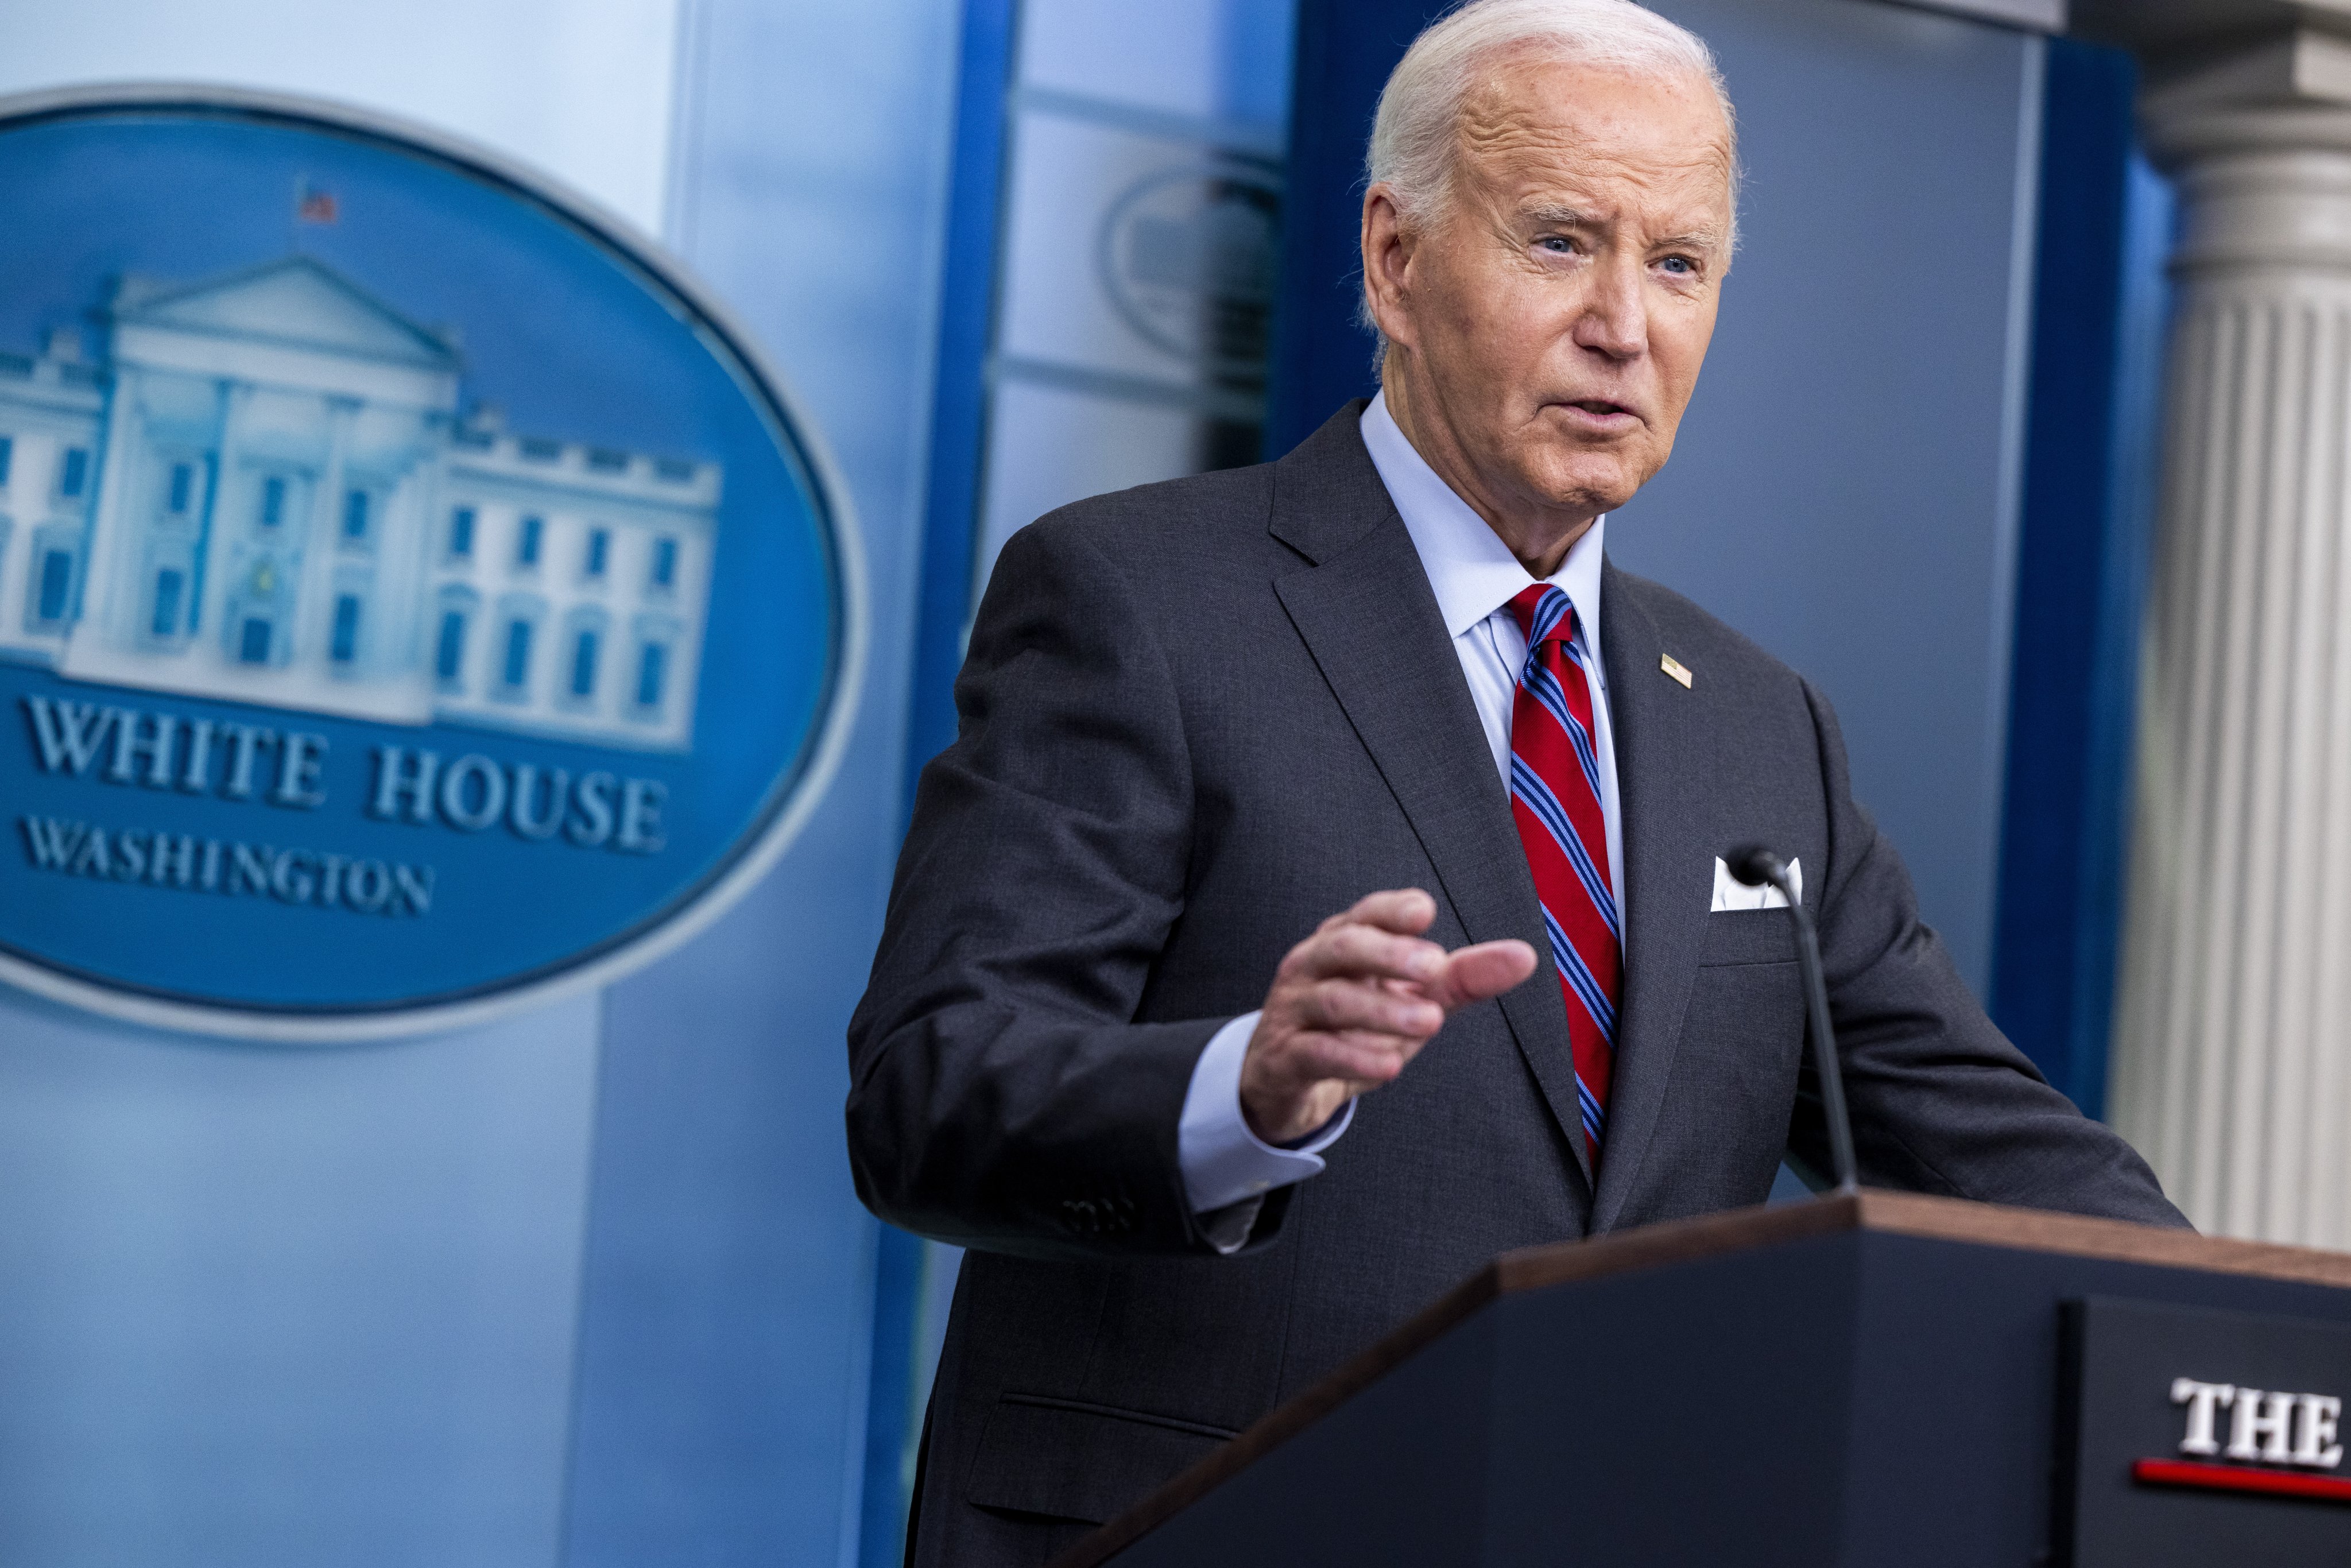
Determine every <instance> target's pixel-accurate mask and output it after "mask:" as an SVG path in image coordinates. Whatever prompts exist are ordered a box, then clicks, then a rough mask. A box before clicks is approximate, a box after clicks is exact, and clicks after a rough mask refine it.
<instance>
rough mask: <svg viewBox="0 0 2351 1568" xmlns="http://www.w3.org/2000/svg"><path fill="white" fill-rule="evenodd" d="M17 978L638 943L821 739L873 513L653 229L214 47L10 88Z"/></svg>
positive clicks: (322, 1021)
mask: <svg viewBox="0 0 2351 1568" xmlns="http://www.w3.org/2000/svg"><path fill="white" fill-rule="evenodd" d="M0 228H5V232H6V233H8V234H9V235H11V239H10V243H9V245H8V246H7V248H6V254H5V256H0V705H5V708H6V710H7V713H8V718H7V720H6V723H7V726H8V727H9V730H10V731H11V733H10V734H9V735H8V736H7V737H6V738H5V740H0V808H5V816H6V818H7V821H6V824H5V828H6V832H7V835H8V837H9V839H10V840H11V841H12V843H11V844H10V845H9V847H8V848H7V849H6V850H5V852H0V977H5V978H6V979H8V980H10V981H12V982H14V983H16V984H19V985H22V986H25V987H27V988H31V989H34V990H37V991H42V992H46V993H47V994H50V995H53V996H58V997H62V998H67V999H69V1000H72V1001H75V1002H78V1003H80V1004H82V1005H85V1006H89V1007H93V1008H97V1009H101V1010H104V1011H108V1012H110V1013H114V1014H116V1015H118V1016H128V1017H132V1018H137V1019H145V1020H148V1021H152V1022H157V1023H162V1024H168V1025H173V1026H178V1027H193V1028H200V1029H206V1030H215V1031H221V1032H235V1033H242V1034H246V1035H251V1036H256V1037H266V1038H278V1039H334V1038H353V1037H359V1036H364V1035H371V1034H385V1033H393V1032H410V1031H414V1030H424V1029H432V1028H439V1027H445V1026H447V1025H450V1024H454V1023H457V1022H461V1021H464V1020H465V1019H469V1018H473V1017H476V1016H480V1015H483V1014H485V1013H486V1012H489V1011H492V1010H496V1009H503V1008H506V1007H510V1006H513V1005H516V1004H517V1002H519V1001H521V1000H523V999H525V998H529V997H533V996H536V995H538V994H539V993H542V992H544V991H546V990H548V989H549V988H554V987H559V986H568V985H578V984H588V983H593V982H597V981H601V980H604V979H609V978H611V977H613V976H614V975H616V974H617V973H619V972H621V971H622V970H623V969H625V968H627V967H631V966H632V965H633V964H636V963H640V962H643V960H644V959H646V958H647V957H650V956H653V954H654V953H656V952H658V951H660V950H661V949H662V948H664V946H667V945H669V944H671V943H673V942H674V941H676V940H679V939H682V937H683V936H684V935H685V934H687V933H688V932H689V931H690V930H691V929H694V928H696V927H698V926H699V925H701V924H702V923H703V922H704V921H705V920H707V919H708V918H710V917H712V916H713V915H716V913H717V912H718V910H719V909H720V908H721V907H723V906H724V904H726V902H727V901H728V900H729V899H730V898H731V897H732V896H733V895H735V894H738V893H740V892H741V891H742V890H743V889H744V888H746V887H747V885H748V884H749V883H750V882H751V881H752V880H753V879H754V878H755V877H756V875H757V874H758V872H759V871H760V870H761V869H763V868H764V867H765V866H766V865H767V864H768V862H770V861H771V860H772V859H773V857H774V856H775V855H776V854H777V853H778V852H780V850H781V849H782V847H783V845H784V843H785V841H787V840H788V838H789V835H790V833H791V831H792V830H793V829H794V827H795V826H797V824H798V822H799V820H800V819H801V818H802V817H804V816H805V815H806V811H807V808H808V807H809V806H810V804H811V803H812V800H813V796H814V793H815V792H816V791H817V790H818V789H820V787H821V784H822V780H823V779H824V776H825V775H826V774H827V773H828V772H829V770H830V768H831V762H832V759H833V758H834V756H835V754H836V752H837V750H838V747H839V745H840V742H841V738H842V736H843V733H844V730H845V727H846V720H847V716H848V712H847V710H848V708H849V706H850V702H849V694H850V693H851V692H852V691H853V689H854V685H853V683H854V678H855V671H854V666H855V664H856V662H857V653H858V647H859V628H860V613H859V593H858V574H857V570H856V556H855V549H854V544H853V539H852V530H851V528H850V525H849V522H848V518H847V516H846V512H845V508H844V507H843V506H842V504H841V499H840V492H839V489H838V486H836V485H834V484H833V483H832V482H831V480H830V478H829V476H828V466H827V464H826V461H825V459H824V457H823V455H822V454H821V452H820V450H819V448H818V447H817V445H816V444H815V443H814V441H813V439H812V437H811V434H810V430H809V428H808V426H807V425H806V423H804V422H803V421H801V420H799V418H798V417H796V416H795V415H794V413H792V411H791V408H790V405H789V401H788V399H787V397H786V396H785V394H784V392H783V391H782V389H781V387H780V385H779V384H778V382H777V380H776V378H775V377H774V376H773V375H772V374H771V373H770V372H769V371H767V370H766V369H765V368H764V367H763V366H762V365H761V364H760V362H759V361H758V356H757V355H756V354H755V353H754V352H753V351H752V350H750V349H749V347H748V346H747V343H746V342H745V341H744V340H743V339H742V337H741V336H740V335H739V334H738V333H737V332H736V331H735V330H733V329H731V328H730V327H729V326H728V325H727V323H726V320H725V319H724V316H723V314H722V313H721V312H720V311H719V310H718V309H717V308H716V307H715V306H714V305H713V304H712V303H711V302H710V301H709V300H708V299H707V298H705V296H704V295H703V294H702V292H701V291H700V290H699V289H698V288H697V287H695V286H694V285H693V284H692V283H691V282H690V281H689V280H687V279H686V278H684V277H682V276H681V275H680V273H679V271H678V269H677V268H676V267H675V265H674V263H672V262H670V261H668V260H666V259H665V258H664V257H663V256H661V255H660V254H658V253H657V252H656V251H655V250H654V249H653V247H652V246H650V245H648V244H646V243H644V242H643V241H640V240H637V239H634V238H632V237H631V236H630V235H627V234H626V233H624V232H623V231H622V229H621V227H620V226H619V225H616V224H615V223H614V222H613V221H611V220H610V219H607V218H604V217H602V216H601V215H599V214H595V213H594V212H592V211H591V210H589V209H588V208H587V207H586V206H585V205H584V204H581V203H580V202H579V201H577V200H576V199H572V198H569V197H566V196H564V195H562V194H560V193H557V192H554V191H552V190H550V189H549V187H548V186H547V185H546V184H545V183H543V182H541V181H538V180H537V179H535V178H532V177H529V176H528V175H526V174H524V173H522V172H518V171H516V170H514V169H511V168H508V167H507V166H505V165H503V164H502V163H501V162H498V161H497V160H496V159H495V158H493V157H490V156H488V155H486V154H483V153H480V152H475V151H473V150H470V149H466V148H464V147H462V146H458V145H455V144H453V143H450V142H447V141H443V140H442V139H440V138H438V137H435V136H432V135H430V134H427V133H423V132H418V131H410V130H406V129H396V128H392V127H387V126H384V125H381V124H378V123H375V122H372V121H369V120H362V119H360V118H359V117H356V116H352V115H350V114H348V113H346V112H343V111H339V110H332V109H328V108H323V107H320V106H317V105H311V104H306V103H300V102H295V101H289V100H281V99H264V98H259V97H253V96H248V95H242V94H228V93H219V92H212V91H203V92H197V91H193V90H192V91H190V92H187V93H172V92H162V93H143V94H137V95H132V96H125V95H123V94H120V93H116V94H112V95H109V96H105V97H92V96H89V95H68V96H61V97H50V98H43V99H17V100H15V101H14V102H11V103H8V104H5V105H0Z"/></svg>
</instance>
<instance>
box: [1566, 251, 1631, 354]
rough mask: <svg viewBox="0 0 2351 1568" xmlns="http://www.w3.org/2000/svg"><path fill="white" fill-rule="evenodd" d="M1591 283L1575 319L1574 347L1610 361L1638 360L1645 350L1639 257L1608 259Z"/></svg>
mask: <svg viewBox="0 0 2351 1568" xmlns="http://www.w3.org/2000/svg"><path fill="white" fill-rule="evenodd" d="M1643 282H1644V277H1643V268H1642V267H1641V265H1640V261H1639V258H1638V257H1632V258H1627V259H1626V260H1624V261H1618V260H1616V259H1615V258H1613V257H1612V258H1611V261H1610V264H1609V265H1607V266H1606V267H1603V268H1601V269H1600V272H1599V276H1598V277H1595V278H1594V279H1593V292H1592V294H1591V297H1590V298H1587V299H1586V300H1585V301H1584V307H1583V315H1582V316H1580V317H1578V318H1577V319H1576V323H1575V331H1574V334H1573V336H1574V340H1575V343H1576V346H1577V347H1578V348H1583V349H1590V350H1593V352H1595V353H1601V354H1605V355H1607V356H1608V357H1609V358H1610V359H1612V360H1631V359H1637V358H1639V357H1640V356H1641V355H1642V354H1643V353H1645V352H1646V351H1647V350H1648V347H1649V308H1648V298H1647V296H1646V294H1645V293H1644V292H1643V290H1642V284H1643Z"/></svg>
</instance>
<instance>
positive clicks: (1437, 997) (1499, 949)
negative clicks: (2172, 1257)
mask: <svg viewBox="0 0 2351 1568" xmlns="http://www.w3.org/2000/svg"><path fill="white" fill-rule="evenodd" d="M1534 972H1535V950H1534V949H1533V948H1532V947H1530V946H1527V945H1526V944H1525V943H1523V942H1519V941H1508V942H1480V943H1479V944H1478V945H1477V946H1474V947H1463V948H1459V949H1458V950H1457V951H1455V952H1454V953H1452V954H1451V955H1449V956H1447V958H1446V960H1445V972H1444V973H1443V974H1442V975H1439V976H1437V977H1436V978H1435V979H1433V980H1430V981H1428V982H1426V984H1425V985H1424V986H1423V987H1422V989H1423V990H1424V991H1426V993H1427V996H1428V999H1429V1000H1431V1001H1433V1002H1435V1003H1436V1004H1437V1006H1439V1007H1441V1008H1443V1009H1445V1010H1446V1011H1447V1012H1451V1011H1453V1010H1454V1009H1457V1008H1465V1007H1468V1005H1469V1004H1470V1003H1471V1002H1482V1001H1484V1000H1486V999H1487V998H1489V997H1499V996H1500V995H1501V994H1502V993H1503V992H1504V991H1507V990H1510V989H1511V988H1513V987H1516V986H1519V985H1522V984H1524V983H1525V981H1526V978H1527V977H1528V976H1530V975H1531V974H1533V973H1534Z"/></svg>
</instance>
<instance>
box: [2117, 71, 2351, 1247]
mask: <svg viewBox="0 0 2351 1568" xmlns="http://www.w3.org/2000/svg"><path fill="white" fill-rule="evenodd" d="M2314 45H2315V46H2323V47H2332V46H2331V45H2329V43H2328V40H2325V39H2323V38H2320V39H2315V40H2314V39H2313V38H2311V37H2307V36H2305V35H2304V34H2303V33H2299V32H2295V33H2286V34H2282V35H2280V36H2278V37H2273V38H2270V39H2267V40H2263V41H2262V42H2260V43H2258V44H2255V45H2249V46H2245V47H2242V48H2240V49H2238V50H2237V51H2235V52H2233V53H2231V54H2229V55H2225V56H2222V55H2218V54H2217V53H2216V54H2208V55H2204V56H2202V57H2200V58H2197V59H2196V63H2195V64H2194V65H2192V66H2189V67H2188V68H2183V69H2171V70H2164V69H2162V68H2161V67H2160V62H2158V70H2157V72H2156V73H2155V75H2154V85H2153V86H2151V87H2150V89H2148V91H2147V94H2146V97H2145V99H2144V100H2143V105H2142V110H2143V114H2142V120H2143V124H2144V127H2145V130H2146V133H2147V141H2148V144H2149V147H2150V150H2151V152H2153V154H2154V156H2155V158H2156V160H2157V162H2158V163H2159V164H2160V165H2161V166H2162V167H2163V168H2164V169H2165V170H2166V172H2168V173H2170V174H2171V175H2172V176H2173V178H2174V180H2175V181H2176V183H2177V186H2178V191H2179V201H2180V215H2181V231H2180V238H2179V247H2178V250H2177V251H2176V253H2175V255H2174V256H2173V260H2172V268H2173V277H2174V279H2175V284H2176V288H2177V295H2176V305H2177V308H2176V314H2175V317H2174V321H2173V326H2172V337H2171V341H2170V348H2169V358H2168V374H2167V391H2166V411H2165V417H2166V421H2167V424H2166V429H2165V432H2164V472H2163V476H2162V486H2161V497H2162V502H2161V515H2160V523H2159V533H2158V544H2157V557H2156V572H2155V580H2154V584H2153V589H2152V592H2151V595H2150V598H2149V601H2148V605H2147V622H2146V629H2145V630H2146V640H2145V643H2144V649H2143V654H2142V667H2141V669H2142V674H2141V681H2140V686H2139V704H2140V709H2139V730H2138V750H2137V801H2136V807H2137V810H2136V815H2135V819H2134V823H2133V841H2132V851H2131V862H2130V883H2129V894H2128V903H2127V906H2126V907H2127V914H2126V930H2125V934H2124V947H2123V964H2122V974H2121V991H2120V995H2119V997H2118V998H2117V1000H2118V1006H2117V1009H2116V1034H2115V1040H2114V1051H2113V1083H2112V1093H2111V1096H2110V1109H2111V1113H2112V1115H2113V1118H2114V1121H2115V1124H2116V1126H2117V1127H2118V1128H2119V1129H2120V1130H2121V1131H2122V1132H2123V1134H2125V1135H2126V1136H2127V1137H2128V1138H2130V1140H2131V1141H2132V1142H2133V1143H2134V1144H2136V1145H2137V1146H2138V1147H2139V1149H2140V1150H2141V1151H2142V1152H2143V1153H2145V1154H2146V1155H2147V1158H2148V1159H2149V1160H2150V1161H2151V1162H2152V1163H2153V1164H2154V1166H2155V1167H2156V1170H2157V1172H2158V1175H2160V1176H2162V1178H2163V1182H2164V1185H2165V1186H2166V1188H2167V1189H2168V1191H2169V1192H2170V1193H2171V1195H2172V1197H2173V1198H2174V1200H2175V1201H2177V1202H2178V1203H2179V1205H2180V1207H2182V1208H2184V1209H2185V1210H2186V1211H2187V1212H2188V1214H2189V1218H2192V1219H2193V1220H2194V1221H2195V1222H2196V1223H2197V1224H2198V1225H2199V1227H2202V1228H2206V1229H2209V1230H2212V1231H2217V1232H2220V1233H2223V1234H2228V1235H2233V1236H2244V1237H2256V1238H2262V1239H2274V1240H2283V1241H2297V1242H2304V1243H2308V1244H2311V1245H2315V1246H2322V1247H2331V1248H2346V1247H2351V1139H2346V1133H2351V535H2346V528H2351V106H2345V105H2342V104H2337V103H2333V102H2329V101H2326V99H2325V95H2324V94H2323V93H2319V92H2314V91H2312V90H2310V89H2309V87H2308V83H2307V81H2306V79H2304V78H2307V77H2308V76H2309V74H2310V73H2308V72H2307V71H2304V70H2300V69H2298V68H2297V66H2296V62H2297V60H2304V59H2306V57H2307V55H2308V50H2309V49H2310V47H2314ZM2173 58H2174V59H2179V58H2180V57H2179V56H2178V55H2175V56H2173Z"/></svg>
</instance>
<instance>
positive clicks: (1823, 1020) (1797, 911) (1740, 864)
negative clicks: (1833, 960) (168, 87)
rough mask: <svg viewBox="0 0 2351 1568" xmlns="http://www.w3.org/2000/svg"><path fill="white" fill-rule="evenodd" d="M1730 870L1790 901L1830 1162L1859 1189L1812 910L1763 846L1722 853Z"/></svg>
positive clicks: (1841, 1184) (1845, 1186)
mask: <svg viewBox="0 0 2351 1568" xmlns="http://www.w3.org/2000/svg"><path fill="white" fill-rule="evenodd" d="M1724 863H1725V864H1727V865H1729V868H1730V874H1731V875H1733V876H1735V877H1737V878H1738V879H1739V880H1740V882H1741V883H1744V884H1745V885H1747V886H1749V887H1764V886H1771V887H1776V888H1778V889H1779V890H1780V896H1781V897H1782V898H1784V899H1786V900H1787V901H1788V914H1789V916H1790V917H1791V918H1792V919H1793V920H1794V921H1795V923H1796V967H1798V968H1800V969H1802V971H1803V976H1804V999H1805V1002H1806V1003H1807V1005H1808V1006H1809V1007H1810V1009H1811V1012H1812V1036H1813V1071H1815V1072H1817V1073H1819V1074H1820V1079H1821V1108H1822V1110H1823V1112H1824V1113H1826V1114H1827V1117H1828V1124H1829V1163H1830V1164H1831V1165H1833V1166H1835V1167H1836V1190H1837V1191H1839V1192H1841V1193H1847V1192H1859V1191H1860V1190H1861V1178H1860V1177H1859V1176H1856V1175H1855V1172H1854V1163H1853V1123H1852V1121H1851V1120H1850V1119H1849V1118H1848V1117H1847V1116H1846V1115H1845V1112H1844V1071H1843V1070H1842V1069H1840V1068H1839V1067H1838V1066H1837V1050H1836V1032H1835V1031H1834V1030H1832V1029H1831V1028H1830V1027H1829V988H1828V983H1827V982H1826V981H1824V980H1823V979H1822V978H1821V944H1820V938H1819V936H1816V935H1815V934H1814V932H1813V912H1812V911H1811V910H1809V909H1806V908H1805V907H1804V906H1803V904H1801V903H1799V902H1798V901H1797V898H1796V889H1795V888H1794V887H1793V886H1792V885H1791V884H1790V883H1789V880H1788V865H1787V862H1785V861H1782V859H1781V858H1780V857H1779V856H1778V855H1776V854H1774V853H1772V852H1771V851H1770V850H1768V849H1766V848H1765V847H1764V846H1763V845H1761V844H1748V845H1745V846H1744V847H1742V848H1740V849H1735V850H1733V851H1731V852H1730V853H1729V855H1727V856H1726V857H1724Z"/></svg>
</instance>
